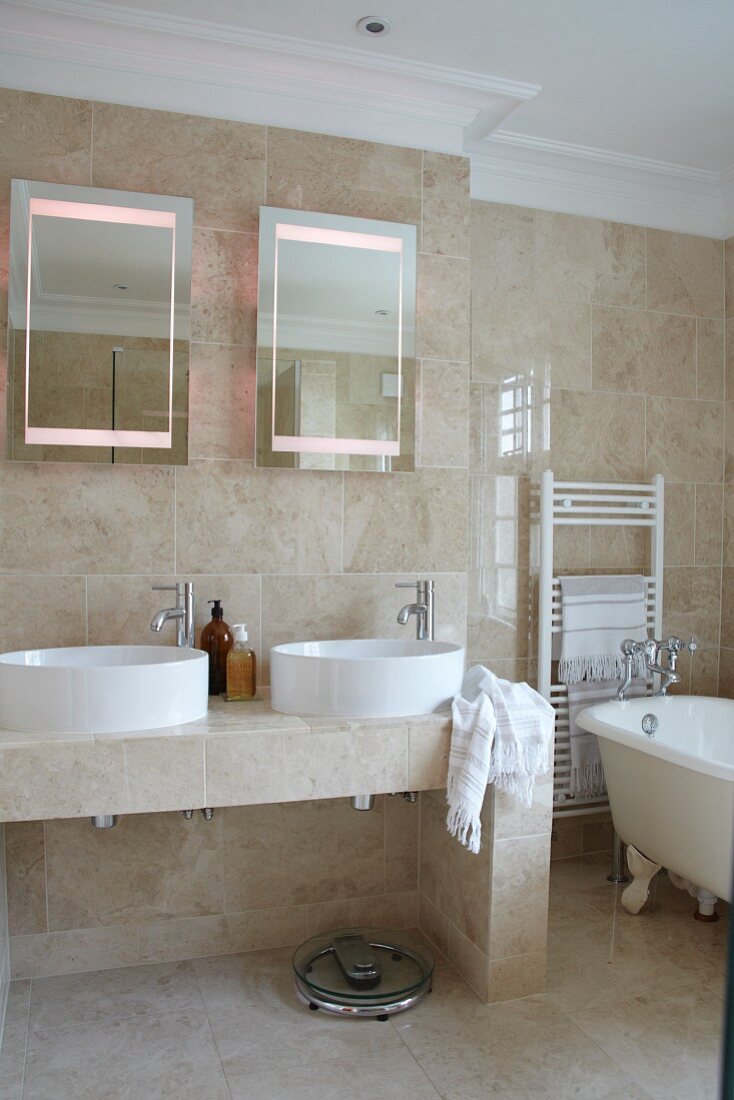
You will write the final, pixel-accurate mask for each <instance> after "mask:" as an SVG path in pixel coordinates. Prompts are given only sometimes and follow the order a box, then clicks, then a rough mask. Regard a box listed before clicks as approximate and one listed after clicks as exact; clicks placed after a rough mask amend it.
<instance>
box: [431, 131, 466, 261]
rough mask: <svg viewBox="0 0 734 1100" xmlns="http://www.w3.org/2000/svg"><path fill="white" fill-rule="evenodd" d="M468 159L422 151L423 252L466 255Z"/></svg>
mask: <svg viewBox="0 0 734 1100" xmlns="http://www.w3.org/2000/svg"><path fill="white" fill-rule="evenodd" d="M469 213H470V203H469V160H468V158H467V157H452V156H447V155H446V154H445V153H431V152H429V151H428V150H426V152H424V154H423V232H422V235H421V251H422V252H440V253H442V254H443V255H446V256H468V255H469Z"/></svg>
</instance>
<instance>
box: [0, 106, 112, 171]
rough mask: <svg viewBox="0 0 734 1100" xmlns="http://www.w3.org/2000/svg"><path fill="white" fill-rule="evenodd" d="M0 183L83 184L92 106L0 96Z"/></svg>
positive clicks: (86, 165)
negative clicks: (29, 180)
mask: <svg viewBox="0 0 734 1100" xmlns="http://www.w3.org/2000/svg"><path fill="white" fill-rule="evenodd" d="M0 125H1V126H2V131H3V147H2V152H0V182H1V183H2V189H3V192H5V191H6V190H7V187H8V185H9V182H10V180H11V178H15V179H31V180H43V181H44V182H45V183H80V184H88V183H89V170H90V152H91V141H92V105H91V103H87V102H86V101H85V100H82V99H66V98H62V97H60V96H50V95H37V94H36V93H34V92H21V91H16V90H15V89H11V88H3V89H2V90H1V91H0Z"/></svg>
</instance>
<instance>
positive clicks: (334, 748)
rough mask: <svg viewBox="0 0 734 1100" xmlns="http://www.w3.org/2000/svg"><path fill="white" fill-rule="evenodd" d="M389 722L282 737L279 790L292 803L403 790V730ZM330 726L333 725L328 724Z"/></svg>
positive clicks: (405, 768)
mask: <svg viewBox="0 0 734 1100" xmlns="http://www.w3.org/2000/svg"><path fill="white" fill-rule="evenodd" d="M389 722H390V720H389V719H384V720H382V721H381V722H380V723H379V725H378V724H376V725H375V727H372V728H367V729H364V730H351V731H349V730H346V731H345V730H342V729H336V730H334V729H322V730H315V729H312V730H311V732H310V733H309V734H307V735H305V736H304V735H303V734H301V733H300V732H292V731H289V730H286V731H285V732H284V733H283V744H284V756H285V761H284V770H283V773H282V788H281V789H283V788H285V789H286V790H287V791H288V797H289V798H290V799H292V800H297V799H312V798H342V797H344V796H346V795H353V794H368V793H378V794H382V793H385V792H390V791H404V790H407V789H408V751H409V750H408V727H407V725H406V724H405V723H401V724H400V725H393V726H392V727H391V726H390V724H389ZM329 724H333V723H329Z"/></svg>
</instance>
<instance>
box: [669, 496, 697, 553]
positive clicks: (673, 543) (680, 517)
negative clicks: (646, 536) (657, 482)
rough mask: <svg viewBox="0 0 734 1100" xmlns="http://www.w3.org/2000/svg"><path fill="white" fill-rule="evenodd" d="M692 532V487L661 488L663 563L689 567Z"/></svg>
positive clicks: (693, 527) (694, 523) (691, 550)
mask: <svg viewBox="0 0 734 1100" xmlns="http://www.w3.org/2000/svg"><path fill="white" fill-rule="evenodd" d="M695 531H696V486H695V485H686V484H684V483H683V482H680V483H676V482H674V481H673V482H670V483H669V484H667V485H666V486H665V530H664V532H663V545H664V547H665V564H666V565H668V566H674V565H693V564H694V552H695V551H694V544H695Z"/></svg>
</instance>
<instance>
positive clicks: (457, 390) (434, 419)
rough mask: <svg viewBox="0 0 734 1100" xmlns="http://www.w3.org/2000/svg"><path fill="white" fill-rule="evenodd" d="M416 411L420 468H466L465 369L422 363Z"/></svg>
mask: <svg viewBox="0 0 734 1100" xmlns="http://www.w3.org/2000/svg"><path fill="white" fill-rule="evenodd" d="M419 408H420V432H421V435H420V464H421V466H460V467H466V466H468V465H469V367H468V365H467V364H465V363H441V362H436V361H433V360H429V361H426V362H423V363H422V364H421V368H420V400H419Z"/></svg>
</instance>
